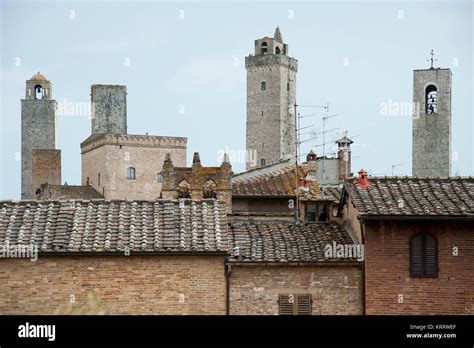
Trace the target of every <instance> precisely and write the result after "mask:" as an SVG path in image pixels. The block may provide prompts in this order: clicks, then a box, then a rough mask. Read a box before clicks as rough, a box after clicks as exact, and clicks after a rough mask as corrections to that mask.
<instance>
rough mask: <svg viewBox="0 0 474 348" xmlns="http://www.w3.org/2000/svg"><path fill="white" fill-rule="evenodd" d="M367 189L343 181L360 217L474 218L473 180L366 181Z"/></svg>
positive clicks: (462, 178)
mask: <svg viewBox="0 0 474 348" xmlns="http://www.w3.org/2000/svg"><path fill="white" fill-rule="evenodd" d="M369 182H370V187H368V188H361V187H359V185H357V184H355V183H352V182H346V183H345V184H344V190H345V191H346V192H347V193H348V194H349V198H350V200H351V201H352V202H353V203H354V205H355V206H356V208H357V210H358V212H359V214H360V215H373V216H375V215H388V216H474V178H472V177H451V178H418V177H391V178H388V177H385V178H369Z"/></svg>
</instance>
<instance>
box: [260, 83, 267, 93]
mask: <svg viewBox="0 0 474 348" xmlns="http://www.w3.org/2000/svg"><path fill="white" fill-rule="evenodd" d="M260 89H261V90H262V91H266V90H267V83H266V82H265V81H262V82H261V83H260Z"/></svg>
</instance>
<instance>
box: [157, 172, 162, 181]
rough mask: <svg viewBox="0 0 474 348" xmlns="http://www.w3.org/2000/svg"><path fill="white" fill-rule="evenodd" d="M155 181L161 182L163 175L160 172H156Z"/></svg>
mask: <svg viewBox="0 0 474 348" xmlns="http://www.w3.org/2000/svg"><path fill="white" fill-rule="evenodd" d="M156 182H163V175H161V173H158V174H156Z"/></svg>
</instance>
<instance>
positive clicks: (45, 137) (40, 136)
mask: <svg viewBox="0 0 474 348" xmlns="http://www.w3.org/2000/svg"><path fill="white" fill-rule="evenodd" d="M55 110H56V101H55V100H54V99H53V95H52V84H51V82H50V81H48V79H47V78H46V77H44V76H43V75H42V74H40V73H39V72H38V73H37V74H36V75H34V76H33V77H32V78H31V79H29V80H27V81H26V93H25V99H22V100H21V198H22V199H31V198H33V197H34V195H33V187H32V152H33V149H55V148H56V141H57V139H56V136H57V130H56V128H57V116H56V113H55Z"/></svg>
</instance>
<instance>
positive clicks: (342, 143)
mask: <svg viewBox="0 0 474 348" xmlns="http://www.w3.org/2000/svg"><path fill="white" fill-rule="evenodd" d="M346 133H347V132H346ZM352 143H353V141H352V140H351V139H349V138H348V137H347V135H345V136H344V137H342V138H341V139H339V140H337V141H336V144H337V146H338V150H337V158H338V162H339V163H338V167H339V180H340V181H344V180H346V179H348V178H351V177H352V172H351V144H352Z"/></svg>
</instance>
